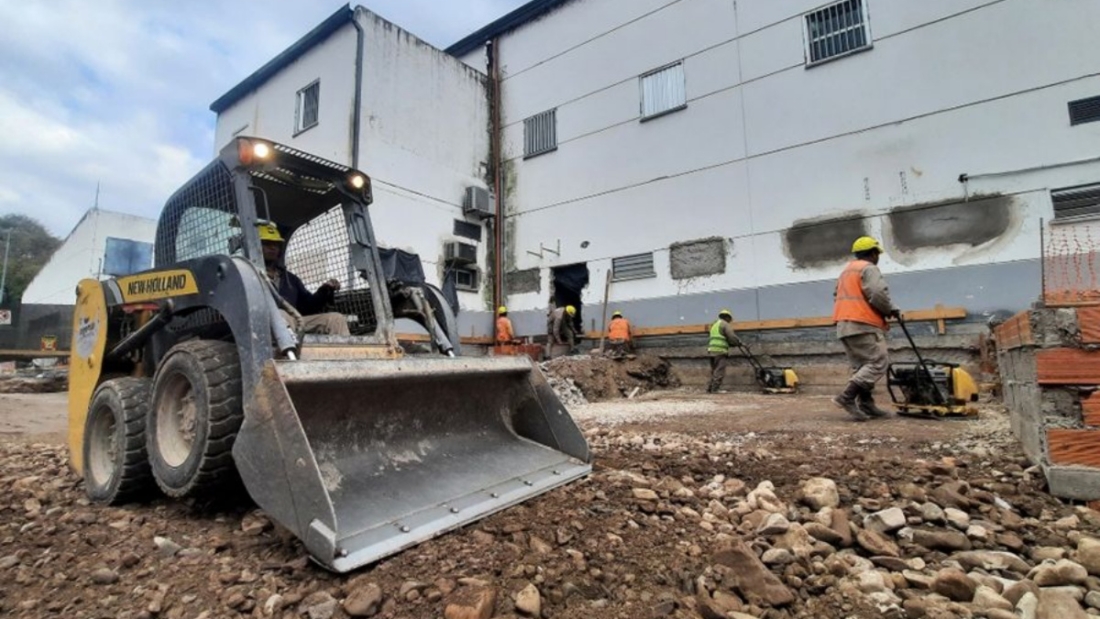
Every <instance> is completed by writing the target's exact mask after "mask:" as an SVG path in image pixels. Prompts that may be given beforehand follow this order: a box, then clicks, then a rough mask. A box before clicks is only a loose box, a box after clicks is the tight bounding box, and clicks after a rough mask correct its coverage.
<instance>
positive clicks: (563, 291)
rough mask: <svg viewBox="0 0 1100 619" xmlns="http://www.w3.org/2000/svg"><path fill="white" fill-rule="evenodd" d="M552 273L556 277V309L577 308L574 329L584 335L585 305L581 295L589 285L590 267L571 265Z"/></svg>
mask: <svg viewBox="0 0 1100 619" xmlns="http://www.w3.org/2000/svg"><path fill="white" fill-rule="evenodd" d="M551 272H552V273H553V275H554V282H553V302H554V307H565V306H566V305H572V306H573V307H575V308H577V315H576V316H574V317H573V328H574V329H575V330H576V332H577V333H584V317H583V314H584V307H583V306H584V304H583V302H582V301H581V293H582V291H583V290H584V288H585V286H587V285H588V265H587V264H570V265H567V266H563V267H557V268H554V269H551Z"/></svg>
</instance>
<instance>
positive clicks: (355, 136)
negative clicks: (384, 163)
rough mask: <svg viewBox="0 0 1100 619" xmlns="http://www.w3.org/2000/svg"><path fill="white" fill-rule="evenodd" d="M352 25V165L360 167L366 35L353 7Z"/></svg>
mask: <svg viewBox="0 0 1100 619" xmlns="http://www.w3.org/2000/svg"><path fill="white" fill-rule="evenodd" d="M349 10H352V15H351V25H352V26H355V102H354V105H355V108H354V109H353V110H352V113H351V167H352V168H354V169H356V170H358V169H359V123H360V119H361V117H362V114H363V44H364V43H365V42H366V36H365V35H364V34H363V27H362V26H360V25H359V16H358V15H357V11H356V10H353V9H349Z"/></svg>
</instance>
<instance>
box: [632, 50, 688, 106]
mask: <svg viewBox="0 0 1100 619" xmlns="http://www.w3.org/2000/svg"><path fill="white" fill-rule="evenodd" d="M641 88H642V120H648V119H650V118H656V117H657V116H660V115H662V114H667V113H669V112H675V111H676V110H682V109H684V108H685V107H687V89H686V88H685V85H684V63H682V62H677V63H676V64H674V65H670V66H667V67H664V68H663V69H658V70H656V71H653V72H652V73H647V74H645V75H643V76H642V77H641Z"/></svg>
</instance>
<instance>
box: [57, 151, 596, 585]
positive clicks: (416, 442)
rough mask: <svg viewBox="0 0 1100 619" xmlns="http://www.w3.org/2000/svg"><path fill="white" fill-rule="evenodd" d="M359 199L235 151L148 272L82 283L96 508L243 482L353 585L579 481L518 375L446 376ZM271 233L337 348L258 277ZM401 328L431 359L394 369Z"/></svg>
mask: <svg viewBox="0 0 1100 619" xmlns="http://www.w3.org/2000/svg"><path fill="white" fill-rule="evenodd" d="M371 196H372V194H371V184H370V179H369V178H368V177H367V175H365V174H363V173H361V172H358V171H356V170H352V169H349V168H347V167H344V166H341V165H338V164H335V163H332V162H328V161H325V160H323V159H320V158H318V157H315V156H312V155H309V154H306V153H303V152H300V151H296V150H294V149H292V148H289V147H287V146H283V145H279V144H275V143H272V142H269V141H265V140H261V139H256V138H239V139H236V140H234V141H233V142H232V143H231V144H230V145H229V146H227V147H226V148H225V149H223V150H222V151H221V153H220V154H219V156H218V158H217V159H216V160H215V161H214V162H213V163H211V164H210V165H208V166H207V167H206V168H205V169H203V170H202V171H201V172H200V173H199V174H198V175H196V176H195V177H194V178H193V179H191V180H190V181H189V182H188V183H186V184H185V185H184V186H183V187H182V188H181V189H179V190H178V191H177V192H176V193H175V194H174V195H173V196H172V197H171V198H170V199H169V200H168V202H167V204H166V206H165V208H164V211H163V213H162V214H161V217H160V220H159V222H158V226H157V233H156V246H155V256H156V260H155V267H154V269H153V270H150V271H147V272H143V273H138V274H136V275H130V276H127V277H120V278H117V279H110V280H106V281H102V282H101V281H96V280H84V281H82V282H80V284H79V286H78V289H77V302H76V310H75V315H74V330H73V345H72V355H71V376H70V387H69V448H70V454H71V464H72V467H73V468H74V469H75V470H76V471H77V472H78V473H79V474H81V475H83V478H84V481H85V486H86V490H87V494H88V496H89V497H90V498H91V499H92V500H94V501H96V502H100V503H110V504H120V503H124V502H127V501H131V500H134V499H138V498H141V497H143V496H146V495H148V494H149V493H150V492H151V491H154V492H155V491H156V489H157V488H158V487H159V489H160V490H161V491H163V492H164V493H165V494H167V495H169V496H172V497H191V496H196V497H202V496H206V497H217V496H218V495H219V494H222V495H224V494H226V493H232V492H235V491H236V490H237V489H238V488H239V487H240V484H242V483H243V486H244V488H245V489H246V490H247V492H248V494H249V495H251V497H252V498H253V499H254V500H255V502H256V503H257V504H258V505H259V506H260V507H261V508H262V509H263V510H264V511H265V512H266V513H267V515H268V516H270V517H271V518H272V519H273V520H275V521H277V522H278V523H280V524H281V525H283V526H284V527H286V528H287V529H289V530H290V531H291V532H293V533H294V534H295V535H297V536H298V537H299V538H300V539H301V540H302V542H303V544H304V545H305V547H306V549H307V550H308V552H309V554H310V555H311V556H312V558H313V559H314V560H315V561H317V562H318V563H320V564H321V565H323V566H324V567H326V568H328V569H331V570H334V571H337V572H345V571H348V570H351V569H354V568H356V567H359V566H362V565H365V564H369V563H372V562H375V561H377V560H378V559H379V558H381V557H384V556H387V555H390V554H393V553H395V552H398V551H400V550H402V549H404V548H407V547H409V546H412V545H414V544H417V543H419V542H422V541H424V540H426V539H429V538H432V537H435V536H437V535H440V534H442V533H443V532H445V531H448V530H451V529H454V528H456V527H460V526H462V525H465V524H467V523H469V522H471V521H474V520H477V519H478V518H481V517H484V516H486V515H488V514H490V513H493V512H496V511H498V510H501V509H504V508H506V507H508V506H510V505H514V504H516V503H519V502H521V501H524V500H526V499H529V498H531V497H533V496H536V495H538V494H541V493H543V492H546V491H548V490H550V489H551V488H554V487H556V486H560V485H562V484H565V483H567V482H569V481H571V480H575V479H577V478H579V477H582V476H584V475H586V474H587V473H589V472H590V471H591V457H590V454H589V451H588V445H587V443H586V441H585V439H584V437H583V435H582V434H581V433H580V431H579V430H578V428H577V426H576V425H575V423H574V422H573V419H572V418H571V417H570V416H569V414H568V412H567V411H566V410H565V408H564V407H563V406H562V404H561V402H560V401H559V400H558V398H557V396H556V395H555V394H554V392H553V390H552V389H551V388H550V386H549V385H548V384H547V382H546V380H545V379H544V377H543V376H542V374H541V373H540V371H539V370H538V368H537V367H535V366H534V365H533V364H532V363H531V361H530V360H529V359H527V358H525V357H495V358H494V357H485V358H470V357H461V356H455V352H456V349H457V346H458V344H457V342H458V338H457V336H456V328H455V321H454V315H453V313H452V312H451V310H450V308H449V306H448V305H447V304H446V303H445V302H444V301H443V297H442V295H440V294H439V293H438V290H437V289H435V288H432V287H430V286H411V285H408V284H404V283H400V282H397V281H386V279H385V277H384V276H383V266H382V262H381V259H380V254H379V248H378V245H377V243H376V242H375V236H374V231H373V229H372V226H371V220H370V217H369V214H368V210H367V207H368V205H369V204H370V203H371V200H372V197H371ZM272 222H276V223H277V224H279V231H280V233H281V236H282V237H283V238H284V239H286V248H285V252H283V253H284V258H283V259H284V260H285V264H286V267H287V269H288V270H289V271H291V272H294V273H296V274H297V275H298V276H299V277H300V278H301V279H302V280H303V281H304V283H305V284H306V286H307V287H309V288H312V287H315V286H318V285H320V284H321V283H322V282H326V281H329V280H330V279H338V280H339V281H340V283H341V284H342V285H341V286H340V287H339V291H338V292H336V293H335V295H334V296H333V297H332V299H331V302H330V306H329V307H328V308H327V309H328V310H331V311H333V312H338V313H339V314H340V315H342V316H344V317H345V319H346V320H347V324H348V331H349V332H350V334H351V335H350V336H343V335H304V336H302V335H301V334H299V333H297V332H295V331H294V324H295V323H297V321H296V320H294V316H295V314H296V311H295V310H294V308H293V306H292V305H290V304H289V303H288V302H287V301H286V299H283V298H282V297H280V295H279V293H278V292H277V289H276V287H275V286H273V285H272V283H271V281H270V279H269V278H268V276H267V274H266V273H265V265H264V261H263V255H262V248H261V241H260V238H259V232H258V228H257V225H264V226H266V225H269V224H271V223H272ZM287 316H290V317H291V319H290V320H288V319H287ZM396 318H408V319H412V320H415V321H417V322H419V323H420V324H421V325H422V326H423V327H424V328H425V329H426V330H427V332H428V333H429V335H430V337H431V341H432V348H433V354H430V355H423V356H414V355H406V354H405V352H404V350H403V349H402V348H401V347H400V346H399V345H398V343H397V339H396V334H395V327H394V323H395V319H396Z"/></svg>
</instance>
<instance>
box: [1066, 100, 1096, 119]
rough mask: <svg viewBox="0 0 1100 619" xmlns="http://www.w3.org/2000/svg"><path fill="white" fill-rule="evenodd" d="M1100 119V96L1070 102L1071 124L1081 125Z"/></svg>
mask: <svg viewBox="0 0 1100 619" xmlns="http://www.w3.org/2000/svg"><path fill="white" fill-rule="evenodd" d="M1097 121H1100V97H1089V98H1088V99H1079V100H1077V101H1070V102H1069V124H1070V125H1081V124H1084V123H1094V122H1097Z"/></svg>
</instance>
